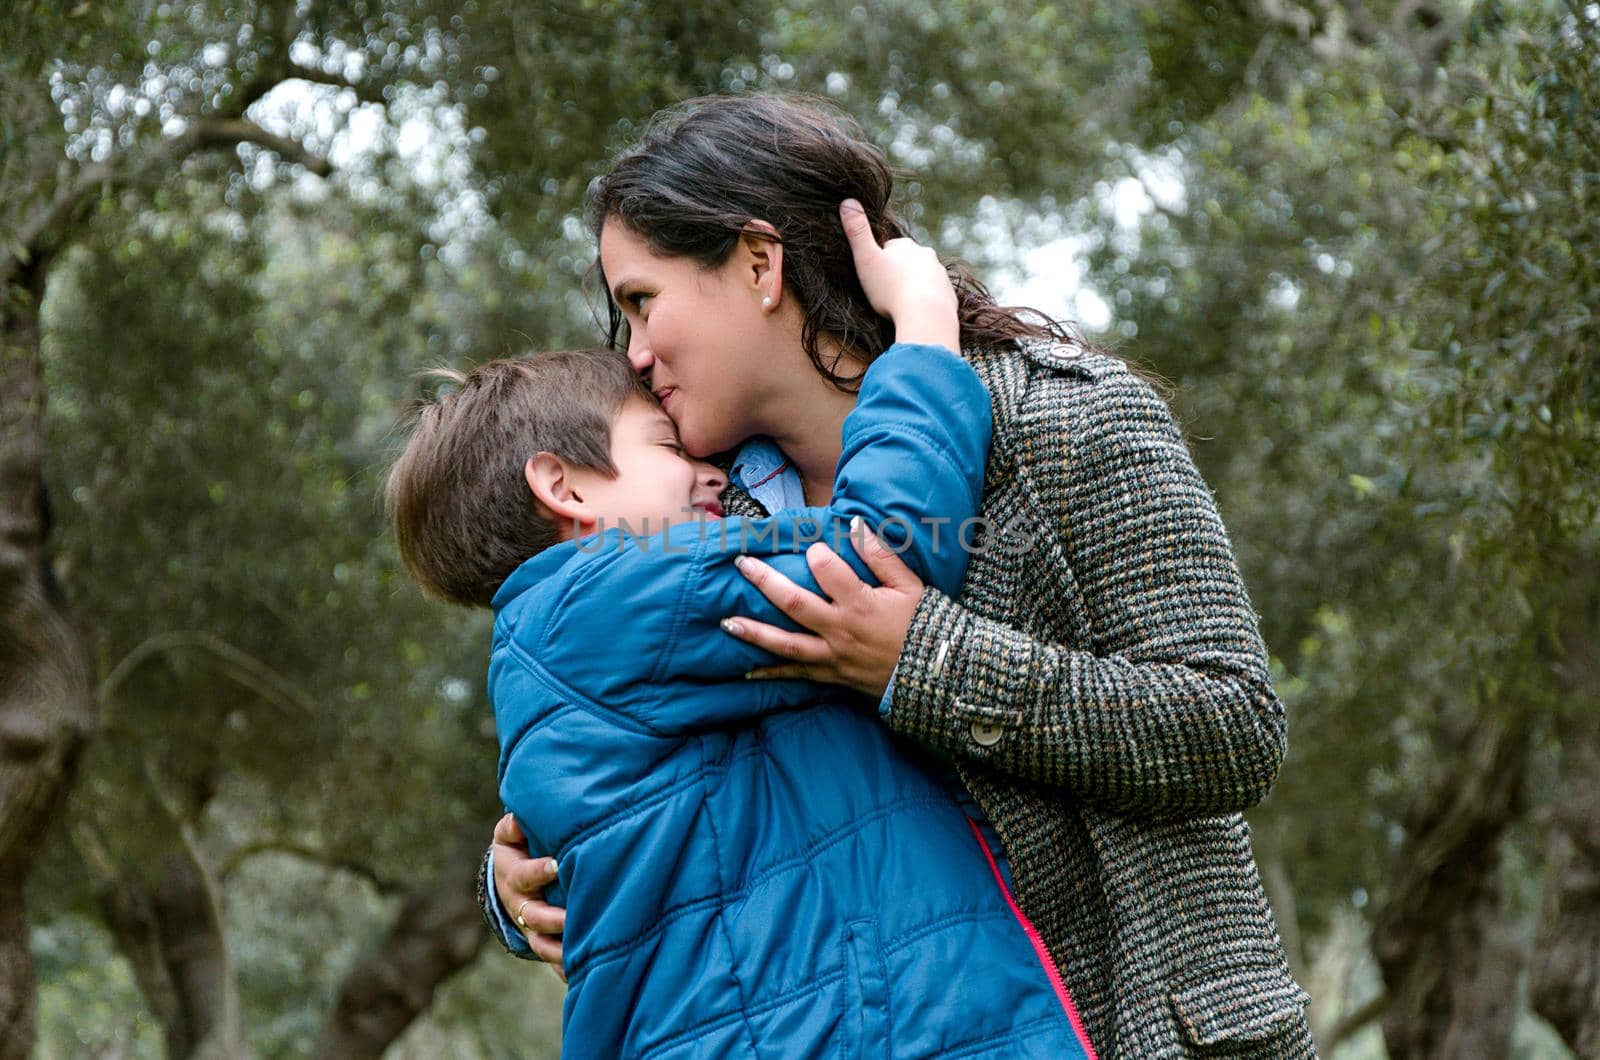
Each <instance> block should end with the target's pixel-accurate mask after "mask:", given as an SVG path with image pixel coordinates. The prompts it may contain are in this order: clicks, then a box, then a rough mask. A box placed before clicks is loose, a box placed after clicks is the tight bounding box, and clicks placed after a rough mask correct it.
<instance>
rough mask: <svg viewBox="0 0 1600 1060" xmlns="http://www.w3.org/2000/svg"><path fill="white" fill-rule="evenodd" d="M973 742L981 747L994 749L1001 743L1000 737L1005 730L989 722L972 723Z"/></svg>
mask: <svg viewBox="0 0 1600 1060" xmlns="http://www.w3.org/2000/svg"><path fill="white" fill-rule="evenodd" d="M971 732H972V742H973V743H975V744H977V745H978V746H979V747H993V746H994V745H995V744H997V743H999V742H1000V737H1001V736H1002V735H1003V734H1004V733H1005V730H1004V729H1002V728H1001V727H1000V726H998V725H996V724H994V723H993V722H988V721H975V722H973V723H972V729H971Z"/></svg>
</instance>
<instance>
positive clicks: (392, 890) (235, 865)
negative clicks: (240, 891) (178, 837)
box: [217, 839, 402, 895]
mask: <svg viewBox="0 0 1600 1060" xmlns="http://www.w3.org/2000/svg"><path fill="white" fill-rule="evenodd" d="M258 854H288V855H289V856H290V857H295V858H299V859H300V860H302V861H309V862H311V863H312V864H315V865H321V866H323V867H324V868H330V869H339V870H341V871H343V872H348V873H350V874H351V875H352V876H359V877H360V878H361V879H363V880H366V881H367V882H368V883H370V884H372V886H373V887H374V888H375V889H376V890H377V891H378V892H379V893H380V894H385V895H390V894H398V893H399V892H400V891H401V889H402V887H401V884H400V882H399V881H398V880H391V879H387V878H386V877H384V876H383V875H382V874H380V873H379V872H378V871H377V870H376V869H374V868H373V867H372V866H371V865H367V864H364V863H362V862H360V861H357V860H356V859H354V858H351V857H345V856H342V855H339V854H334V853H330V852H328V851H326V850H319V849H317V848H316V847H313V846H310V845H308V844H305V843H297V842H294V841H293V840H288V839H261V840H257V841H256V842H253V843H246V844H244V845H243V846H240V847H238V848H236V849H235V850H234V851H233V852H232V853H230V854H229V855H228V856H227V858H225V859H224V860H223V862H222V865H221V867H220V868H219V869H218V870H217V878H218V879H220V880H222V881H223V882H224V883H226V882H227V880H228V878H229V877H230V876H232V875H233V874H234V872H236V871H238V869H239V868H240V866H242V865H243V864H244V863H245V862H246V861H249V860H250V859H251V858H253V857H255V856H257V855H258Z"/></svg>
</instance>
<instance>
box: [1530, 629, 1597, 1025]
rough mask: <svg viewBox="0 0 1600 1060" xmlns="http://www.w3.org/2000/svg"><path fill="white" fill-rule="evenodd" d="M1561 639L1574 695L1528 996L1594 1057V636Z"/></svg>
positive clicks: (1563, 731)
mask: <svg viewBox="0 0 1600 1060" xmlns="http://www.w3.org/2000/svg"><path fill="white" fill-rule="evenodd" d="M1596 624H1597V623H1596V622H1595V620H1594V618H1593V616H1590V620H1589V623H1588V628H1587V629H1586V630H1584V631H1583V635H1582V636H1575V637H1571V638H1569V640H1568V644H1567V648H1568V650H1567V653H1566V654H1567V659H1566V665H1565V666H1564V667H1563V671H1564V678H1565V680H1564V682H1563V683H1564V684H1565V685H1566V686H1567V688H1568V690H1569V691H1570V692H1571V693H1572V694H1573V695H1572V699H1571V701H1570V702H1569V703H1568V710H1569V713H1568V714H1567V716H1566V718H1565V719H1563V721H1562V724H1561V726H1560V728H1559V732H1560V737H1561V779H1560V782H1559V784H1558V786H1557V789H1556V798H1555V807H1554V814H1553V819H1552V821H1551V828H1550V841H1549V849H1548V854H1547V857H1546V861H1545V881H1546V882H1545V898H1544V909H1543V912H1542V915H1541V923H1540V927H1539V932H1538V938H1537V940H1536V941H1535V942H1534V947H1533V954H1534V956H1533V971H1532V975H1531V977H1530V978H1531V983H1530V989H1529V994H1530V1000H1531V1002H1532V1005H1533V1010H1534V1011H1535V1012H1537V1013H1539V1015H1541V1016H1543V1017H1544V1018H1545V1019H1546V1020H1548V1021H1550V1025H1551V1026H1552V1027H1554V1028H1555V1029H1556V1031H1557V1033H1559V1034H1560V1035H1561V1037H1562V1038H1563V1039H1565V1040H1566V1043H1567V1045H1568V1046H1569V1047H1570V1048H1571V1049H1572V1051H1573V1052H1575V1053H1577V1054H1578V1055H1579V1056H1600V658H1597V657H1596V652H1597V651H1600V636H1596V634H1595V627H1596Z"/></svg>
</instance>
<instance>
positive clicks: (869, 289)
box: [839, 199, 961, 350]
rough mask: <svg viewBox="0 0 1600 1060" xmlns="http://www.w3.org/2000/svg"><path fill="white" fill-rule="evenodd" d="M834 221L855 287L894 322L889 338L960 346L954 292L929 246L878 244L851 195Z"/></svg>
mask: <svg viewBox="0 0 1600 1060" xmlns="http://www.w3.org/2000/svg"><path fill="white" fill-rule="evenodd" d="M839 220H840V222H841V223H843V225H844V234H845V238H846V239H847V240H849V242H850V254H851V257H853V258H854V259H855V266H856V278H857V279H858V280H860V281H861V289H862V290H863V291H865V292H866V295H867V300H868V301H869V302H871V303H872V308H873V309H876V310H877V311H878V312H879V313H881V314H883V315H884V316H886V317H888V318H889V319H890V320H892V321H894V338H895V341H896V342H912V343H921V344H925V345H930V346H943V347H945V348H946V349H948V350H960V349H961V322H960V318H959V316H958V315H957V306H956V290H955V288H954V287H953V286H951V283H950V274H949V273H948V272H947V271H946V270H945V267H944V265H943V263H941V262H940V261H939V255H938V254H936V253H934V251H933V248H932V247H925V246H923V245H922V244H920V243H918V242H917V241H916V240H914V239H891V240H889V242H887V243H885V244H884V245H883V246H881V247H880V246H879V245H878V240H877V237H875V236H874V235H873V234H872V225H871V223H869V222H868V221H867V215H866V213H865V212H864V211H863V210H862V209H861V204H860V203H858V202H856V201H855V200H854V199H846V200H845V201H844V202H843V203H841V204H840V206H839Z"/></svg>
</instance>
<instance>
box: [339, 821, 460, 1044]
mask: <svg viewBox="0 0 1600 1060" xmlns="http://www.w3.org/2000/svg"><path fill="white" fill-rule="evenodd" d="M482 851H483V831H482V829H480V828H477V827H474V828H472V829H471V830H470V834H468V835H467V836H465V837H464V838H463V841H462V842H461V843H460V844H459V845H458V849H457V850H456V851H455V852H454V853H453V854H452V855H451V857H450V859H449V861H448V862H447V863H446V864H445V866H444V868H443V869H441V870H440V871H439V873H438V875H436V876H435V877H434V878H433V879H432V880H431V881H429V882H428V883H426V884H424V885H422V886H421V887H418V888H417V889H416V890H413V891H412V892H410V893H409V894H407V895H406V897H405V899H404V901H402V902H401V904H400V911H399V912H398V913H397V914H396V915H395V919H394V924H393V926H392V927H391V928H390V929H389V931H388V933H387V934H386V935H385V936H384V938H383V940H382V941H381V942H379V943H378V945H377V946H375V947H374V948H372V949H371V950H369V951H368V952H367V953H366V954H364V955H363V956H362V957H361V959H360V960H358V961H356V964H355V967H354V968H352V969H351V970H350V973H349V974H348V975H347V976H345V979H344V983H343V985H341V986H340V988H339V997H338V1001H337V1002H336V1003H335V1005H334V1009H333V1013H332V1014H331V1015H330V1016H329V1017H328V1022H327V1024H326V1025H325V1026H324V1027H323V1030H322V1036H321V1038H320V1039H319V1040H318V1042H317V1045H316V1047H315V1049H313V1051H312V1054H311V1055H312V1056H313V1057H317V1058H326V1060H362V1058H373V1060H376V1058H377V1057H380V1056H382V1055H383V1051H384V1050H385V1049H386V1048H387V1047H388V1046H389V1044H390V1043H391V1042H393V1041H394V1040H395V1039H396V1038H398V1037H400V1035H401V1033H402V1032H404V1031H405V1029H406V1028H407V1027H408V1026H410V1025H411V1022H412V1021H413V1020H414V1019H416V1018H417V1016H418V1015H420V1014H421V1013H422V1012H423V1011H424V1010H425V1009H426V1008H427V1007H428V1006H429V1005H430V1004H432V1002H433V995H434V991H435V990H437V989H438V988H439V986H440V985H441V984H443V983H444V981H445V980H447V979H449V978H450V976H452V975H454V974H455V973H456V972H458V971H460V970H461V969H462V968H464V967H466V966H467V965H468V964H469V963H471V961H472V959H473V958H474V957H475V956H477V953H478V949H479V947H481V946H482V945H483V940H484V936H485V931H484V927H483V915H482V913H480V912H479V910H478V900H477V896H476V884H477V873H478V862H479V861H480V860H481V855H482Z"/></svg>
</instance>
